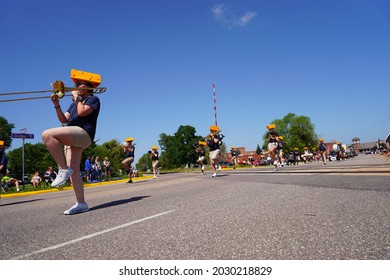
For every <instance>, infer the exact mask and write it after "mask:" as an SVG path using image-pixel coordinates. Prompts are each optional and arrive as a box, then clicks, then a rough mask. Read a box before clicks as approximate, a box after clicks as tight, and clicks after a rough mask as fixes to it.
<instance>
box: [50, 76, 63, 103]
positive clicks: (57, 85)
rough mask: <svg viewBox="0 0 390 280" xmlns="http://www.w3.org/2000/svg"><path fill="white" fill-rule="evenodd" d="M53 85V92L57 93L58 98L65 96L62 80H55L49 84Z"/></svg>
mask: <svg viewBox="0 0 390 280" xmlns="http://www.w3.org/2000/svg"><path fill="white" fill-rule="evenodd" d="M51 86H52V87H53V91H54V94H55V95H57V97H58V98H60V99H61V98H62V97H64V96H65V85H64V83H63V82H62V81H60V80H57V81H55V82H54V83H52V84H51Z"/></svg>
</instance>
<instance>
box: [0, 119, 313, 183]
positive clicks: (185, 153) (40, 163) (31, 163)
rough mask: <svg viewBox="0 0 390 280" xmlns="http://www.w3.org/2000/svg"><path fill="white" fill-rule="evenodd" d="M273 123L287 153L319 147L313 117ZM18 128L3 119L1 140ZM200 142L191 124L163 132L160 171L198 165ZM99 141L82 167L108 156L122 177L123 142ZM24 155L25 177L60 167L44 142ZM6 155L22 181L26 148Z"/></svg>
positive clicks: (147, 164) (146, 162)
mask: <svg viewBox="0 0 390 280" xmlns="http://www.w3.org/2000/svg"><path fill="white" fill-rule="evenodd" d="M270 123H275V124H276V131H277V132H278V133H279V135H283V138H284V139H283V141H284V150H285V151H290V150H293V149H294V148H299V149H300V150H302V149H303V147H317V144H318V137H317V135H316V133H315V131H314V125H313V124H312V123H311V121H310V118H309V117H307V116H297V115H295V114H293V113H289V114H287V115H286V116H285V117H283V118H282V119H275V120H273V121H271V122H270ZM14 127H15V126H14V124H12V123H9V122H8V120H6V119H5V118H3V117H1V116H0V140H3V141H4V142H5V146H7V147H9V146H10V145H11V143H12V138H11V133H12V129H13V128H14ZM264 131H265V132H264V135H263V141H264V143H263V145H262V149H263V150H266V149H267V144H266V142H265V139H266V134H267V131H266V128H264ZM199 140H204V138H203V136H201V135H197V134H196V129H195V128H194V127H192V126H189V125H181V126H179V128H178V129H177V131H176V132H175V133H174V134H173V135H168V134H166V133H161V134H160V139H159V140H158V143H159V146H160V158H159V166H160V169H163V170H171V169H175V168H180V167H185V166H188V165H191V164H194V163H196V160H197V159H198V155H197V154H196V153H194V152H192V153H191V152H190V151H191V150H194V149H195V147H196V146H197V143H198V141H199ZM98 142H99V141H98V140H97V141H96V142H95V143H93V144H92V145H91V146H89V147H88V148H87V149H85V150H84V152H83V157H82V161H81V162H82V165H83V163H84V162H85V160H86V158H87V157H88V156H99V157H100V158H101V159H103V158H104V157H108V158H109V160H110V162H111V166H112V174H113V175H119V173H120V170H123V166H122V163H121V162H122V160H123V154H122V153H121V150H122V147H121V142H120V141H118V140H116V139H112V140H109V141H107V142H104V143H102V144H99V143H98ZM221 150H222V152H226V145H225V144H223V145H222V148H221ZM256 151H257V152H258V153H260V152H261V149H260V146H259V145H258V146H257V148H256ZM24 152H25V162H24V165H25V166H24V169H25V174H32V173H33V172H34V171H38V172H39V173H40V174H42V173H44V172H45V171H46V169H47V167H48V166H53V167H54V168H56V163H55V161H54V160H53V158H52V157H51V156H50V154H49V152H48V151H47V150H46V147H45V146H44V144H43V143H37V144H30V143H26V144H25V145H24ZM6 154H7V157H8V169H9V170H10V172H11V174H15V175H16V176H17V177H18V178H21V173H22V160H21V159H22V148H18V149H14V150H11V151H9V152H8V153H6ZM206 154H208V153H206ZM206 160H207V158H206ZM151 165H152V162H151V158H150V156H149V154H148V153H145V154H143V155H142V156H141V157H140V159H139V160H138V163H137V164H136V167H137V169H138V170H140V171H144V172H145V171H147V170H148V169H151ZM81 170H84V166H81Z"/></svg>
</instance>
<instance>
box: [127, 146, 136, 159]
mask: <svg viewBox="0 0 390 280" xmlns="http://www.w3.org/2000/svg"><path fill="white" fill-rule="evenodd" d="M130 149H132V150H133V151H130ZM134 152H135V146H133V145H131V146H128V147H127V148H126V158H128V157H134Z"/></svg>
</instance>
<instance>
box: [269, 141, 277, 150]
mask: <svg viewBox="0 0 390 280" xmlns="http://www.w3.org/2000/svg"><path fill="white" fill-rule="evenodd" d="M277 145H278V143H276V142H272V143H268V151H272V150H274V149H275V148H276V147H277Z"/></svg>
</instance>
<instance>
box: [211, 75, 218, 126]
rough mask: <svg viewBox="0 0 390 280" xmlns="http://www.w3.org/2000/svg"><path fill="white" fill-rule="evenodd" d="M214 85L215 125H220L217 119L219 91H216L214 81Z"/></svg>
mask: <svg viewBox="0 0 390 280" xmlns="http://www.w3.org/2000/svg"><path fill="white" fill-rule="evenodd" d="M212 85H213V92H214V118H215V126H218V121H217V93H216V92H215V84H214V83H212Z"/></svg>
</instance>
